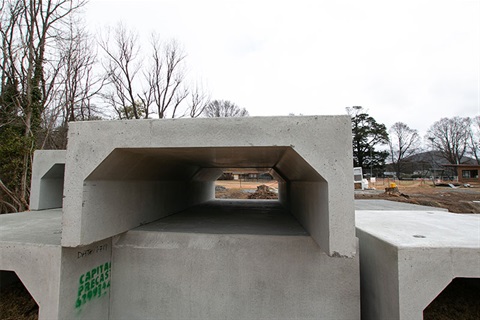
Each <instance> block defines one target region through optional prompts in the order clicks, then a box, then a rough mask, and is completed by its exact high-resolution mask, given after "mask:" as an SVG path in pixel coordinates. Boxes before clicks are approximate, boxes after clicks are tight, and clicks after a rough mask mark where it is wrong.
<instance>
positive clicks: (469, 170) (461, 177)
mask: <svg viewBox="0 0 480 320" xmlns="http://www.w3.org/2000/svg"><path fill="white" fill-rule="evenodd" d="M445 167H450V168H452V169H454V170H456V172H457V176H458V182H461V183H480V176H479V175H478V172H479V171H480V165H478V164H477V165H475V164H447V165H445Z"/></svg>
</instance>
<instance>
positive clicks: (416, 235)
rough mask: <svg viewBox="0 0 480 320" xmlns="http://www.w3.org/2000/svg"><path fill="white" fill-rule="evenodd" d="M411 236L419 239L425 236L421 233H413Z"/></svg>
mask: <svg viewBox="0 0 480 320" xmlns="http://www.w3.org/2000/svg"><path fill="white" fill-rule="evenodd" d="M413 237H414V238H420V239H423V238H426V237H425V236H422V235H421V234H414V235H413Z"/></svg>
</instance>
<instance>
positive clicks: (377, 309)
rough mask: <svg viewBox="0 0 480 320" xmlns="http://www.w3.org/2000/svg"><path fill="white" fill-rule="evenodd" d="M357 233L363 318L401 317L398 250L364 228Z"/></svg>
mask: <svg viewBox="0 0 480 320" xmlns="http://www.w3.org/2000/svg"><path fill="white" fill-rule="evenodd" d="M357 237H358V240H359V241H358V242H359V244H360V250H359V256H360V274H361V277H360V288H361V291H360V292H361V294H360V297H361V304H362V308H361V310H362V319H372V320H373V319H379V320H380V319H392V320H394V319H400V310H399V303H398V301H399V283H398V263H397V262H398V253H397V250H396V249H395V248H393V247H392V246H390V245H389V244H388V243H385V242H384V241H381V240H379V239H377V238H376V237H373V236H371V235H370V234H368V233H365V232H362V230H360V229H357ZM413 296H416V295H415V294H414V295H413Z"/></svg>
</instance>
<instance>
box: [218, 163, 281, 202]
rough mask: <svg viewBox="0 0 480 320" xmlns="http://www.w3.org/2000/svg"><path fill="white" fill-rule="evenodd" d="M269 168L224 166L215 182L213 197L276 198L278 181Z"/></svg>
mask: <svg viewBox="0 0 480 320" xmlns="http://www.w3.org/2000/svg"><path fill="white" fill-rule="evenodd" d="M271 171H272V169H269V168H225V169H223V173H222V175H221V176H220V177H218V179H217V181H216V182H215V199H244V200H252V199H256V200H258V199H262V200H266V199H269V200H272V199H278V181H277V179H276V178H275V174H272V173H271Z"/></svg>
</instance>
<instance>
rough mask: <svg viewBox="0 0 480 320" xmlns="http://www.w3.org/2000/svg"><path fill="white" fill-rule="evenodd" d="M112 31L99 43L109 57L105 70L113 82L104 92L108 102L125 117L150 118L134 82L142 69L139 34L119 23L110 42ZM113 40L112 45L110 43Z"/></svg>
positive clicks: (120, 115) (105, 63) (119, 114)
mask: <svg viewBox="0 0 480 320" xmlns="http://www.w3.org/2000/svg"><path fill="white" fill-rule="evenodd" d="M110 38H111V37H110V30H109V34H108V35H107V36H106V38H104V39H102V40H101V41H100V47H101V48H102V49H103V50H104V52H105V53H106V55H107V59H106V61H105V62H104V68H105V71H106V73H107V77H108V79H109V81H110V83H111V87H112V90H110V91H109V92H107V93H104V94H103V96H104V99H105V101H106V102H107V103H108V104H110V105H111V106H112V107H113V108H114V110H115V111H116V112H117V114H118V116H119V117H120V118H121V119H122V118H124V117H125V118H127V119H130V118H134V119H140V117H142V116H145V117H148V114H145V110H144V109H142V104H141V103H139V102H138V101H139V99H138V94H137V93H136V88H135V83H136V82H137V80H138V81H140V79H137V75H138V74H139V71H140V68H141V66H142V65H141V62H140V61H138V60H139V58H140V57H139V50H140V47H139V43H138V35H137V34H136V33H135V32H132V31H129V30H127V29H126V27H125V26H124V25H123V24H118V25H117V26H116V27H115V29H114V30H113V39H110ZM110 40H112V41H113V44H112V43H111V42H110Z"/></svg>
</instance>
